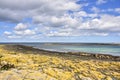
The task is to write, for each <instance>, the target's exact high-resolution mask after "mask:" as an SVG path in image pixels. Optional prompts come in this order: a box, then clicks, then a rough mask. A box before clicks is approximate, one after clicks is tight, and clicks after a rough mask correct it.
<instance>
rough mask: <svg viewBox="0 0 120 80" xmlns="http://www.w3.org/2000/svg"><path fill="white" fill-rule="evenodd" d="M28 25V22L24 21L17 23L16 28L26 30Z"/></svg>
mask: <svg viewBox="0 0 120 80" xmlns="http://www.w3.org/2000/svg"><path fill="white" fill-rule="evenodd" d="M27 27H28V26H27V25H26V24H23V23H19V24H17V26H15V30H18V31H19V30H25V29H26V28H27Z"/></svg>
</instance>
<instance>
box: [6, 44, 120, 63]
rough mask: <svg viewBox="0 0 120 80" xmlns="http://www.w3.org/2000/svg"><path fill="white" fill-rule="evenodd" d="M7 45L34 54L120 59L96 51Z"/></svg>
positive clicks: (119, 57)
mask: <svg viewBox="0 0 120 80" xmlns="http://www.w3.org/2000/svg"><path fill="white" fill-rule="evenodd" d="M5 45H7V46H6V47H5V48H6V49H8V48H7V47H9V49H8V50H10V49H11V50H15V51H17V52H22V50H23V51H29V50H30V51H32V52H33V54H34V53H35V54H36V53H37V54H41V53H42V54H52V55H54V54H57V55H61V56H64V55H69V56H70V55H72V56H76V57H83V58H88V59H96V60H107V61H120V56H113V55H109V54H99V53H98V54H94V53H86V52H59V51H50V50H44V49H39V48H34V47H32V46H25V45H15V44H13V45H12V44H5Z"/></svg>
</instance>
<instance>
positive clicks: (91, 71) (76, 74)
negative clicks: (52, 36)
mask: <svg viewBox="0 0 120 80" xmlns="http://www.w3.org/2000/svg"><path fill="white" fill-rule="evenodd" d="M108 57H109V56H108ZM0 80H120V61H119V60H117V61H115V60H109V59H108V60H105V59H104V60H102V59H97V58H96V59H94V58H93V59H92V58H89V57H84V56H82V57H79V56H78V55H77V56H75V55H67V54H60V53H57V52H53V54H52V52H47V51H46V52H45V51H42V50H41V51H39V50H37V49H34V48H31V47H30V48H29V47H21V46H19V45H17V46H12V45H0Z"/></svg>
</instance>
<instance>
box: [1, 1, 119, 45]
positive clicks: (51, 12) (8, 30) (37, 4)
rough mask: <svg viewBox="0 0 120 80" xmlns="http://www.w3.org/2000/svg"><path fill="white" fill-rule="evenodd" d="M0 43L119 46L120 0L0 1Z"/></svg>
mask: <svg viewBox="0 0 120 80" xmlns="http://www.w3.org/2000/svg"><path fill="white" fill-rule="evenodd" d="M0 42H93V43H94V42H95V43H96V42H99V43H101V42H102V43H120V0H29V1H26V2H25V1H24V0H0Z"/></svg>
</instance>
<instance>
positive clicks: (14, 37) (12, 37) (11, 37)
mask: <svg viewBox="0 0 120 80" xmlns="http://www.w3.org/2000/svg"><path fill="white" fill-rule="evenodd" d="M7 37H8V38H10V39H18V38H22V37H21V36H16V35H11V36H7Z"/></svg>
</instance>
